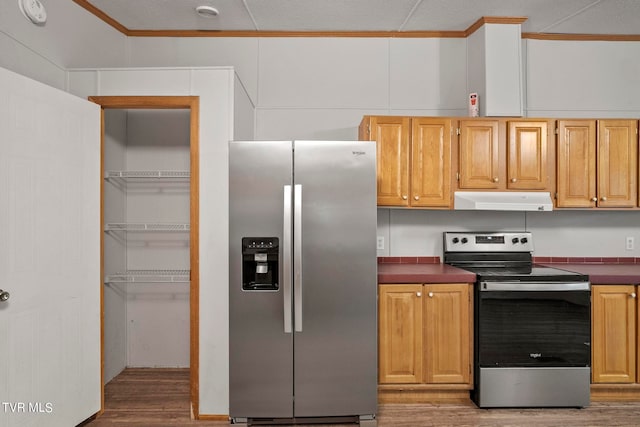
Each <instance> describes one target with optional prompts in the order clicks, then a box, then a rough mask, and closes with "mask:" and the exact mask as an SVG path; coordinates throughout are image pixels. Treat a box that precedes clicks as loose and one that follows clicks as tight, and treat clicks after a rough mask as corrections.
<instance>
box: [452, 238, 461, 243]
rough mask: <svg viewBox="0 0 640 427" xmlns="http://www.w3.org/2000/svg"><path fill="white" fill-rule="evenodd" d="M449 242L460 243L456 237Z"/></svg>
mask: <svg viewBox="0 0 640 427" xmlns="http://www.w3.org/2000/svg"><path fill="white" fill-rule="evenodd" d="M451 241H452V242H453V243H458V242H459V241H460V239H458V238H457V237H454V238H453V239H451Z"/></svg>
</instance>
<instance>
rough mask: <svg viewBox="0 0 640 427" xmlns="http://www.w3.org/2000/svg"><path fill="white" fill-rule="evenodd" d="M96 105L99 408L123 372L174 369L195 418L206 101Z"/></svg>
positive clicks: (105, 99)
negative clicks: (201, 140) (202, 109)
mask: <svg viewBox="0 0 640 427" xmlns="http://www.w3.org/2000/svg"><path fill="white" fill-rule="evenodd" d="M89 100H90V101H93V102H95V103H96V104H99V105H100V106H101V107H102V109H101V115H102V117H101V134H102V136H101V151H102V156H101V159H102V161H101V181H102V186H101V200H102V203H101V223H102V230H100V232H101V245H102V250H101V276H102V282H101V333H102V337H101V343H102V364H101V365H102V368H101V377H102V411H101V412H103V411H104V409H105V400H104V399H105V394H104V388H105V385H106V384H107V383H109V382H110V381H112V380H113V379H114V378H117V377H118V376H119V375H121V374H123V373H124V372H125V371H126V373H127V375H128V378H131V375H132V372H133V377H134V378H135V377H136V375H138V376H139V377H140V379H141V381H153V380H154V378H159V377H165V378H166V374H167V373H169V375H170V376H171V375H172V373H175V374H176V375H177V376H178V377H184V376H185V375H188V378H189V401H190V406H189V407H187V408H185V409H187V410H188V411H189V413H190V414H191V417H194V418H197V414H198V413H199V411H198V319H199V313H198V307H199V304H198V303H199V298H198V295H199V281H198V224H199V221H198V208H199V206H198V176H199V175H198V164H199V163H198V162H199V151H198V150H199V148H198V131H199V123H198V119H199V98H198V97H197V96H95V97H89ZM156 372H159V373H160V375H155V373H156ZM186 405H188V404H186Z"/></svg>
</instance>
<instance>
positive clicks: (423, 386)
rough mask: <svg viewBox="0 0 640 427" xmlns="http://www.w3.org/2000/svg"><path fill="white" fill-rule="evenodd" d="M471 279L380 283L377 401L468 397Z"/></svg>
mask: <svg viewBox="0 0 640 427" xmlns="http://www.w3.org/2000/svg"><path fill="white" fill-rule="evenodd" d="M471 287H472V285H470V284H466V283H464V284H458V283H456V284H430V285H419V284H403V285H400V284H389V285H386V284H383V285H379V297H378V298H379V330H378V331H379V351H378V363H379V378H378V380H379V383H380V396H381V401H385V402H402V401H404V402H425V401H438V400H449V398H451V399H453V400H455V399H459V398H460V397H462V398H467V399H468V397H469V392H468V391H469V390H470V389H471V388H472V376H471V362H472V345H471V331H472V320H471V319H472V316H471V310H472V304H471V295H472V293H471Z"/></svg>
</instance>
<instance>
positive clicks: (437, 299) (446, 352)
mask: <svg viewBox="0 0 640 427" xmlns="http://www.w3.org/2000/svg"><path fill="white" fill-rule="evenodd" d="M423 295H424V297H423V300H424V310H423V313H424V317H425V324H424V347H425V351H424V354H425V369H424V374H425V375H424V382H426V383H428V384H466V383H470V382H471V379H470V378H471V350H470V348H471V322H470V319H471V316H470V311H471V304H470V286H469V285H467V284H450V285H448V284H447V285H444V284H438V285H425V286H424V293H423Z"/></svg>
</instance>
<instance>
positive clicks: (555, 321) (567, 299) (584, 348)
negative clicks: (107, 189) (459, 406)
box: [444, 232, 591, 408]
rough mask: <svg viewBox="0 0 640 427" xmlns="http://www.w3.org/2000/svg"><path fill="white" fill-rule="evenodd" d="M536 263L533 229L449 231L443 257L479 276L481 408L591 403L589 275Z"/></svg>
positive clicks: (477, 380) (476, 396) (477, 394)
mask: <svg viewBox="0 0 640 427" xmlns="http://www.w3.org/2000/svg"><path fill="white" fill-rule="evenodd" d="M532 260H533V236H532V235H531V233H529V232H480V233H478V232H445V233H444V262H445V263H446V264H450V265H453V266H456V267H460V268H463V269H465V270H469V271H472V272H473V273H475V274H476V283H475V286H474V288H475V289H474V390H473V392H472V399H473V400H474V402H475V403H476V404H477V405H478V406H479V407H481V408H491V407H584V406H587V405H589V393H590V382H591V291H590V284H589V277H588V276H585V275H583V274H579V273H575V272H571V271H566V270H562V269H558V268H551V267H545V266H539V265H535V264H533V261H532Z"/></svg>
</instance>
